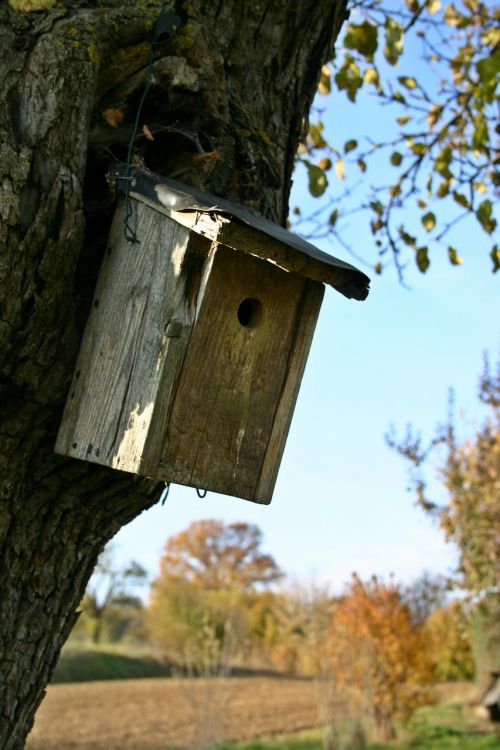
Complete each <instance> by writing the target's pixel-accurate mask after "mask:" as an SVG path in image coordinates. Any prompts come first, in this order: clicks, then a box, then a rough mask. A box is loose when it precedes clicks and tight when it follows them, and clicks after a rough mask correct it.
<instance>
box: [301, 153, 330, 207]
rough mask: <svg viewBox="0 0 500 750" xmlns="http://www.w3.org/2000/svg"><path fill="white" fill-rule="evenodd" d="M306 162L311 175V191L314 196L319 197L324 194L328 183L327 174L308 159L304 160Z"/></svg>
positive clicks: (308, 172)
mask: <svg viewBox="0 0 500 750" xmlns="http://www.w3.org/2000/svg"><path fill="white" fill-rule="evenodd" d="M304 164H305V165H306V167H307V174H308V177H309V192H310V193H311V195H312V196H314V198H319V197H320V196H321V195H323V193H324V192H325V190H326V187H327V185H328V179H327V177H326V174H325V173H324V172H323V170H322V169H321V168H320V167H318V166H316V164H311V163H310V162H308V161H306V162H304Z"/></svg>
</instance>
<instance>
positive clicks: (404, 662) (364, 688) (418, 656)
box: [331, 575, 433, 740]
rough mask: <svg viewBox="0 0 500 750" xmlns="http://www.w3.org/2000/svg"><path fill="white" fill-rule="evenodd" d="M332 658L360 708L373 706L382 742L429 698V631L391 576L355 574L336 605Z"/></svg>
mask: <svg viewBox="0 0 500 750" xmlns="http://www.w3.org/2000/svg"><path fill="white" fill-rule="evenodd" d="M331 660H332V666H333V671H334V679H335V681H336V683H337V685H338V687H339V689H341V688H343V689H344V693H345V695H346V696H347V700H348V701H349V702H350V703H351V704H353V703H357V704H358V710H359V711H363V712H366V711H367V710H368V709H369V710H371V713H372V716H373V720H374V722H375V725H376V728H377V731H378V733H379V735H380V736H381V738H382V739H384V740H386V739H389V738H390V737H391V736H392V733H393V721H394V720H395V719H401V720H406V719H407V718H408V717H409V716H410V714H411V713H412V712H413V710H414V709H415V708H417V707H418V706H419V705H421V704H422V703H427V702H429V701H430V699H431V695H432V694H431V691H430V690H429V687H428V686H429V684H430V683H431V682H432V679H433V669H432V663H431V661H430V657H429V655H428V652H427V651H426V644H425V633H424V630H423V627H422V625H420V624H416V623H415V622H414V621H413V620H412V617H411V611H410V608H409V606H408V604H407V603H405V601H404V597H403V593H402V591H401V589H400V587H399V586H398V585H397V584H396V583H395V582H394V581H392V580H390V581H389V583H384V582H382V581H380V580H379V579H377V578H376V577H372V578H371V579H370V581H368V582H363V581H362V580H361V579H360V578H359V577H358V576H357V575H353V578H352V581H351V582H350V584H349V585H348V587H347V591H346V592H345V594H344V595H343V596H342V597H341V598H340V599H339V600H338V601H337V602H336V604H335V606H334V608H333V615H332V628H331ZM351 708H352V705H351Z"/></svg>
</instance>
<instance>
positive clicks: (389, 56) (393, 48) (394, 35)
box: [384, 18, 404, 65]
mask: <svg viewBox="0 0 500 750" xmlns="http://www.w3.org/2000/svg"><path fill="white" fill-rule="evenodd" d="M403 42H404V30H403V27H402V26H401V24H399V23H398V22H397V21H395V20H394V19H393V18H387V19H386V22H385V47H384V56H385V59H386V60H387V62H388V63H389V65H396V63H397V62H398V60H399V57H400V55H401V53H402V52H403Z"/></svg>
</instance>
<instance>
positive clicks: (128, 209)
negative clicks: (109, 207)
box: [122, 42, 154, 244]
mask: <svg viewBox="0 0 500 750" xmlns="http://www.w3.org/2000/svg"><path fill="white" fill-rule="evenodd" d="M153 62H154V59H153V42H150V44H149V63H148V67H147V71H146V86H145V88H144V91H143V92H142V96H141V100H140V102H139V106H138V107H137V113H136V116H135V122H134V127H133V129H132V135H131V136H130V141H129V144H128V151H127V161H126V163H125V174H124V179H125V181H126V182H125V216H124V220H123V231H124V234H125V239H127V240H128V241H129V242H134V243H136V244H139V243H140V240H139V238H138V237H137V233H136V231H135V229H134V228H133V227H132V226H131V224H130V219H131V218H132V204H131V201H130V183H131V179H130V177H129V173H130V167H131V166H132V150H133V148H134V143H135V139H136V138H137V131H138V129H139V122H140V118H141V112H142V107H143V105H144V102H145V101H146V97H147V95H148V93H149V89H150V88H151V85H152V83H153ZM122 179H123V178H122Z"/></svg>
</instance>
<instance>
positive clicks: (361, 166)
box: [358, 159, 366, 172]
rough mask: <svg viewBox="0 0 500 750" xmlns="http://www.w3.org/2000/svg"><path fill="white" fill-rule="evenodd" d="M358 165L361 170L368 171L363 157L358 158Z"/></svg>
mask: <svg viewBox="0 0 500 750" xmlns="http://www.w3.org/2000/svg"><path fill="white" fill-rule="evenodd" d="M358 167H359V170H360V172H366V161H363V159H358Z"/></svg>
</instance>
